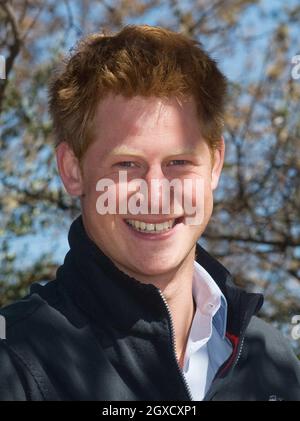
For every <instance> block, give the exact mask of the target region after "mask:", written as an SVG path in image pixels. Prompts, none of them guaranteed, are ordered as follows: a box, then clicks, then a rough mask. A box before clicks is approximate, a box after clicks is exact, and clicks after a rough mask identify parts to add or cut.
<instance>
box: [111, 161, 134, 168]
mask: <svg viewBox="0 0 300 421" xmlns="http://www.w3.org/2000/svg"><path fill="white" fill-rule="evenodd" d="M115 165H117V166H118V167H122V168H134V167H135V166H136V164H135V162H133V161H121V162H118V163H117V164H115Z"/></svg>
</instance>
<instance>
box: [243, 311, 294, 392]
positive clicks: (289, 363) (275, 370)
mask: <svg viewBox="0 0 300 421" xmlns="http://www.w3.org/2000/svg"><path fill="white" fill-rule="evenodd" d="M245 342H246V344H247V346H246V348H247V353H248V360H250V359H252V360H253V361H255V366H256V367H258V366H260V368H261V370H262V372H264V373H266V374H267V375H269V376H270V377H272V379H273V381H275V380H276V379H279V378H281V381H283V380H282V376H283V377H284V382H283V383H284V384H285V385H286V386H287V385H288V384H290V385H291V384H293V385H295V387H296V388H297V391H298V392H297V396H299V398H300V361H299V360H298V358H297V357H296V355H295V353H294V352H293V350H292V347H291V342H290V340H289V339H288V338H287V337H285V336H284V335H283V334H282V333H281V332H280V331H279V330H278V329H276V328H275V327H273V326H272V325H270V324H269V323H266V322H265V321H264V320H262V319H260V318H258V317H253V318H252V320H251V322H250V324H249V326H248V329H247V332H246V337H245Z"/></svg>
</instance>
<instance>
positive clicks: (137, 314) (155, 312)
mask: <svg viewBox="0 0 300 421" xmlns="http://www.w3.org/2000/svg"><path fill="white" fill-rule="evenodd" d="M69 244H70V251H69V252H68V253H67V255H66V258H65V261H64V264H63V265H62V266H61V267H60V268H59V269H58V272H57V280H58V282H60V284H61V285H63V287H64V288H65V289H67V291H68V293H69V294H70V295H71V296H72V297H73V299H74V301H75V302H76V304H77V305H78V306H79V307H80V308H81V309H82V310H83V311H84V312H85V313H86V314H88V315H89V317H91V318H92V319H94V321H95V322H96V323H97V324H98V323H100V324H101V323H107V322H109V323H110V324H111V326H112V327H114V328H115V329H117V330H128V329H135V327H137V326H140V325H141V324H140V323H139V321H140V320H141V319H142V320H143V327H144V328H145V326H147V324H148V325H149V326H150V325H151V323H155V322H161V321H163V320H164V319H166V318H167V317H168V313H167V309H166V306H165V304H164V303H163V300H162V298H161V295H160V292H159V290H158V289H157V288H156V287H155V286H154V285H151V284H143V283H141V282H139V281H138V280H136V279H134V278H131V277H129V276H127V275H126V274H125V273H123V272H122V271H120V270H119V269H118V268H117V267H116V266H115V265H114V264H113V263H112V261H111V260H110V259H109V258H108V257H107V256H106V255H105V254H104V253H102V252H101V250H100V249H99V248H98V247H97V246H96V245H95V244H94V243H93V242H92V240H90V238H89V237H88V236H87V234H86V232H85V229H84V226H83V222H82V218H81V216H79V217H78V218H77V219H76V220H75V221H74V222H73V223H72V225H71V228H70V231H69ZM196 260H197V261H198V263H200V264H201V265H202V266H203V267H204V269H205V270H207V272H208V273H209V274H210V275H211V276H212V278H213V279H214V280H215V282H216V283H217V284H218V286H219V288H220V289H221V291H222V293H223V294H224V296H225V297H226V300H227V304H228V319H227V332H229V333H230V334H233V335H236V336H240V335H241V334H242V332H243V331H244V330H245V329H246V327H247V325H248V323H249V321H250V319H251V317H252V316H253V315H254V314H255V313H256V312H257V311H258V310H259V309H260V307H261V306H262V303H263V298H262V295H261V294H253V293H247V292H245V291H243V290H241V289H239V288H237V287H236V286H234V284H233V282H232V278H231V275H230V273H229V272H228V271H227V269H225V267H224V266H223V265H221V263H219V262H218V261H217V260H216V259H214V258H213V257H212V256H211V255H210V254H209V253H207V252H206V251H205V250H204V249H203V248H202V247H201V246H200V245H197V250H196Z"/></svg>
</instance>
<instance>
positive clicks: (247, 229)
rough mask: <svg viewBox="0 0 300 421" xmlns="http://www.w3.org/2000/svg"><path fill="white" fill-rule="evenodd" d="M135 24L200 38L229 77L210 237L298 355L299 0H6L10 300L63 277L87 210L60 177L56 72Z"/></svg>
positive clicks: (3, 294) (0, 180) (2, 165)
mask: <svg viewBox="0 0 300 421" xmlns="http://www.w3.org/2000/svg"><path fill="white" fill-rule="evenodd" d="M131 23H138V24H140V23H144V24H150V25H161V26H164V27H167V28H171V29H173V30H176V31H181V32H183V33H185V34H187V35H189V36H191V37H194V38H197V39H198V40H200V41H201V42H202V43H203V45H204V47H205V49H206V50H207V51H208V52H209V53H210V54H211V55H212V57H213V58H214V59H216V60H217V62H218V63H219V66H220V68H221V69H222V70H223V71H224V73H225V74H226V76H227V77H228V79H229V83H230V95H229V101H228V107H227V117H226V127H225V141H226V146H227V152H226V162H225V168H224V171H223V176H222V179H221V185H220V186H219V189H218V191H217V192H216V195H215V209H214V214H213V218H212V220H211V222H210V224H209V226H208V228H207V230H206V232H205V235H204V236H203V238H201V239H200V244H202V245H203V246H204V247H205V248H206V249H207V250H208V251H209V252H210V253H212V254H213V255H214V256H215V257H217V258H218V259H219V260H220V261H221V262H222V263H223V264H224V265H225V266H227V268H228V269H229V270H230V271H231V272H232V274H233V275H234V279H235V282H236V283H237V284H238V285H240V286H241V287H244V288H247V289H248V290H249V291H255V292H262V293H264V295H265V305H264V307H263V310H262V312H261V315H262V317H263V318H265V319H266V320H268V321H270V322H271V323H273V324H274V325H275V326H277V327H278V328H279V329H281V330H282V331H283V333H284V334H285V335H286V338H287V341H290V342H291V344H292V346H293V347H294V348H295V350H296V352H297V354H298V355H299V356H300V338H298V339H297V338H295V337H294V339H293V338H292V335H291V332H292V329H293V326H294V325H293V324H292V317H293V316H295V315H300V189H299V187H300V113H299V112H300V65H299V66H298V65H297V63H299V62H300V56H299V57H298V58H297V57H295V56H297V55H299V54H300V1H299V0H294V1H293V0H285V1H281V0H224V1H220V0H180V1H179V0H139V1H137V0H111V1H110V0H106V1H104V0H103V1H101V0H76V1H75V0H73V1H71V0H64V1H60V2H58V1H55V0H43V1H39V0H15V1H14V0H12V1H7V0H0V55H2V56H3V57H5V60H6V78H2V79H0V306H4V305H6V304H8V303H10V302H12V301H13V300H16V299H18V298H19V297H21V296H24V295H25V294H27V292H28V288H29V286H30V284H31V283H33V282H45V281H49V280H52V279H54V278H55V272H56V269H57V267H58V265H59V264H61V263H62V262H63V258H64V255H65V253H66V251H67V250H68V242H67V233H68V228H69V225H70V222H71V221H72V220H73V219H74V218H75V217H76V215H77V214H78V212H79V206H78V202H77V201H76V200H73V199H71V198H70V197H68V196H67V195H66V193H65V191H64V189H63V186H62V184H61V182H60V180H59V178H58V174H57V169H56V162H55V158H54V148H53V138H52V133H51V122H50V120H49V115H48V113H47V83H48V81H49V78H50V75H51V72H52V71H53V68H54V67H55V66H56V65H57V64H58V63H59V62H61V60H62V59H63V57H64V56H65V55H68V54H70V53H71V52H72V49H73V48H74V45H75V44H76V42H77V41H78V40H79V39H80V38H81V37H82V36H84V35H86V34H88V33H91V32H98V31H102V30H119V29H120V28H121V27H122V26H123V25H125V24H131ZM298 59H299V60H298ZM3 76H4V75H3V72H2V77H3ZM299 336H300V334H299Z"/></svg>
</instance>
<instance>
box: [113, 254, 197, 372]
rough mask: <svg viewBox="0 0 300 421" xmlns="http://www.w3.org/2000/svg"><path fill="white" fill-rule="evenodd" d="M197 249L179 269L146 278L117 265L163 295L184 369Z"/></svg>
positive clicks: (193, 310)
mask: <svg viewBox="0 0 300 421" xmlns="http://www.w3.org/2000/svg"><path fill="white" fill-rule="evenodd" d="M195 249H196V247H194V248H193V249H192V250H191V252H190V253H189V254H188V256H187V257H186V258H185V259H184V261H183V262H182V263H181V265H180V266H179V267H178V268H176V269H174V270H173V271H171V272H169V273H166V274H159V275H151V276H145V275H141V274H136V273H132V272H130V271H128V270H127V269H125V268H123V267H120V265H118V264H116V263H115V264H116V266H117V267H118V268H119V269H120V270H121V271H123V272H125V273H126V274H127V275H129V276H131V277H134V278H135V279H137V280H139V281H140V282H143V283H147V284H149V283H151V284H153V285H155V286H156V287H157V288H159V289H160V290H161V292H162V293H163V295H164V297H165V299H166V301H167V303H168V307H169V310H170V313H171V317H172V322H173V328H174V334H175V347H176V349H175V351H176V355H177V360H178V363H179V365H180V367H183V363H184V355H185V349H186V344H187V339H188V335H189V332H190V328H191V324H192V320H193V317H194V314H195V305H194V301H193V294H192V283H193V273H194V259H195Z"/></svg>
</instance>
